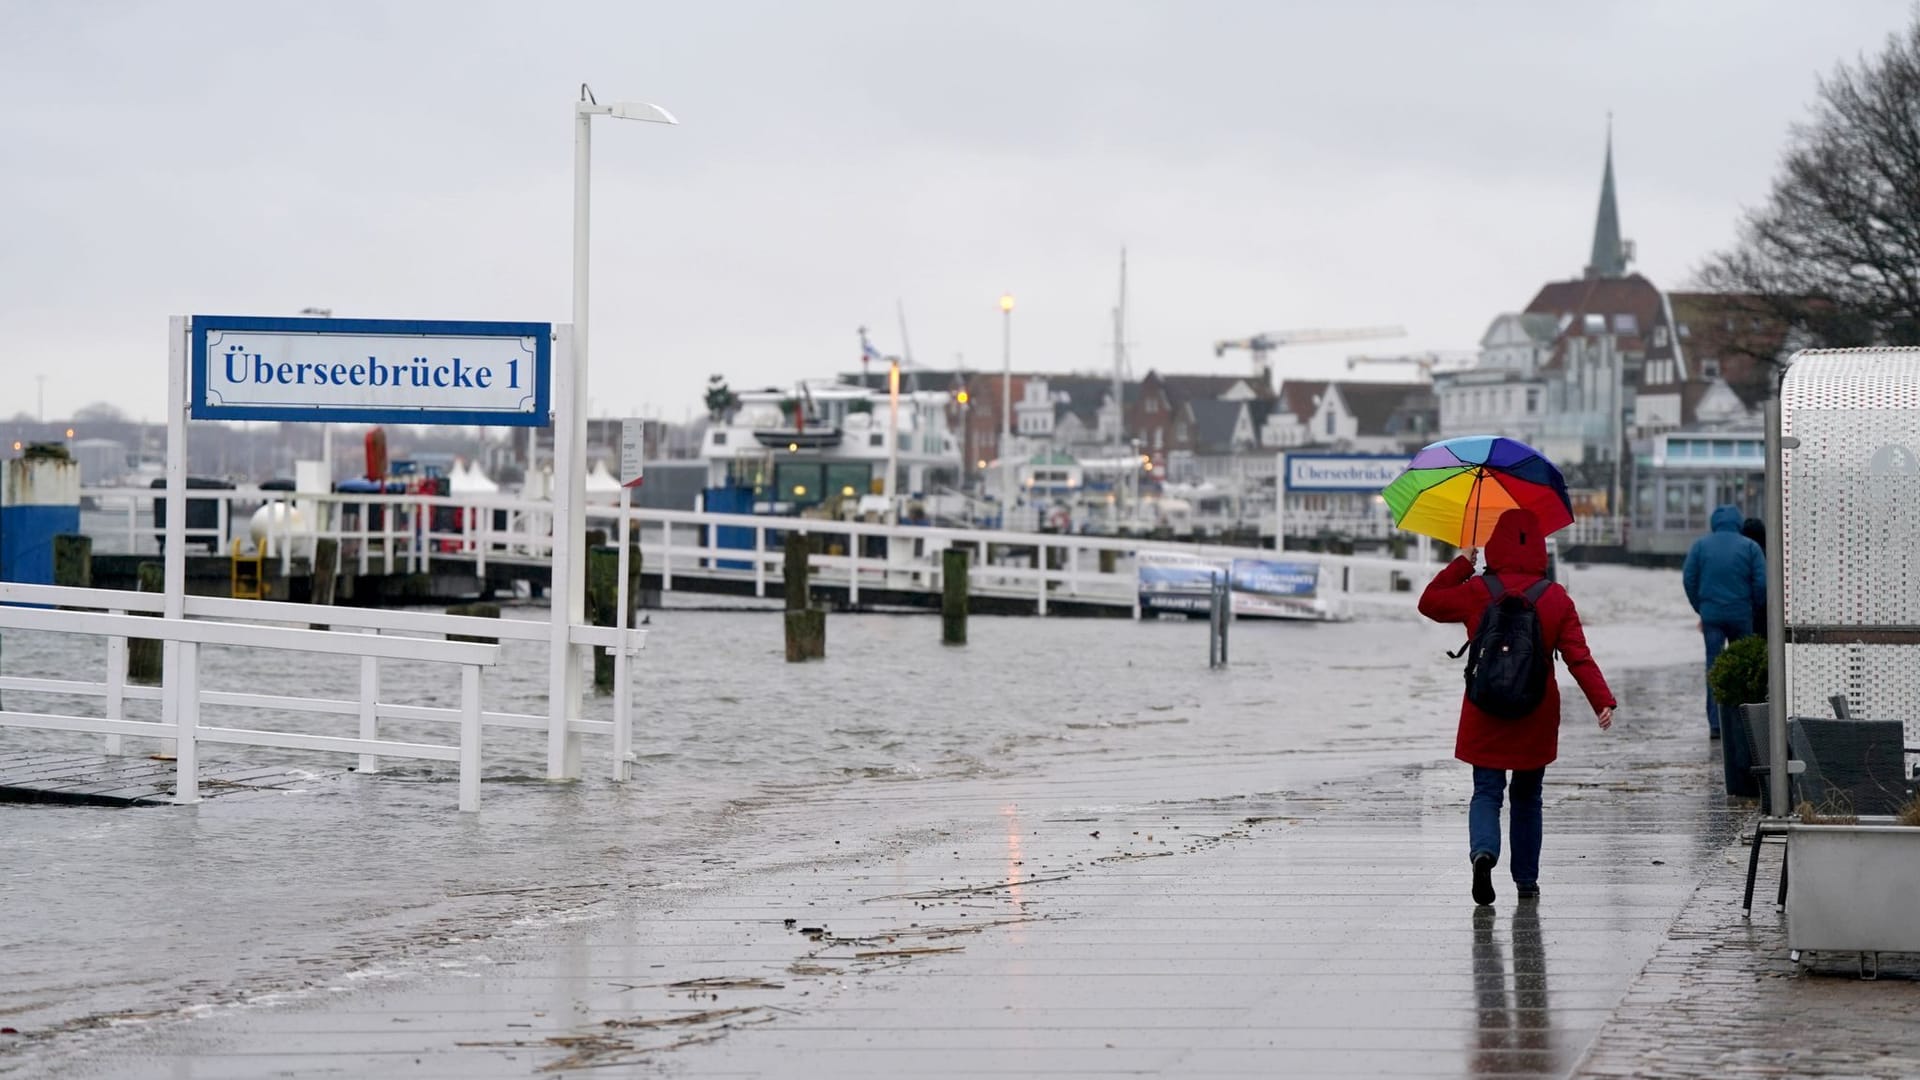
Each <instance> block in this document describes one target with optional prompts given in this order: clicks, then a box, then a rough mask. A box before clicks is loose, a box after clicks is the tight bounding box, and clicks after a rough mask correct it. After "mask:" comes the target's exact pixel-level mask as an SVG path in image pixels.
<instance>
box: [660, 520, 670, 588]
mask: <svg viewBox="0 0 1920 1080" xmlns="http://www.w3.org/2000/svg"><path fill="white" fill-rule="evenodd" d="M660 591H661V592H672V591H673V522H671V521H668V522H663V523H662V524H661V527H660Z"/></svg>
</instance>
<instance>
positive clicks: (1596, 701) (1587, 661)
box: [1420, 510, 1618, 905]
mask: <svg viewBox="0 0 1920 1080" xmlns="http://www.w3.org/2000/svg"><path fill="white" fill-rule="evenodd" d="M1478 556H1479V552H1477V551H1476V550H1474V549H1472V548H1468V549H1466V550H1465V551H1463V552H1462V553H1461V555H1460V556H1459V557H1458V558H1456V559H1454V560H1453V561H1452V562H1451V563H1448V564H1447V565H1446V566H1445V567H1442V568H1441V570H1440V572H1439V573H1438V574H1437V575H1435V576H1434V579H1433V580H1432V581H1431V582H1429V583H1428V584H1427V588H1426V591H1425V592H1423V593H1421V594H1420V614H1422V615H1425V616H1426V617H1427V618H1429V619H1432V620H1433V621H1435V622H1441V623H1463V624H1465V626H1466V629H1467V638H1468V649H1470V650H1472V651H1473V654H1472V656H1471V657H1470V658H1469V661H1468V675H1467V680H1468V685H1467V691H1466V693H1465V695H1464V696H1463V698H1462V700H1461V703H1460V730H1459V734H1458V736H1457V737H1456V738H1455V740H1454V750H1453V756H1454V757H1456V758H1458V759H1460V760H1461V761H1463V762H1466V763H1467V764H1468V765H1471V766H1473V801H1472V802H1471V803H1470V804H1469V806H1468V811H1467V840H1468V844H1467V856H1468V859H1469V860H1470V862H1471V864H1472V866H1473V900H1474V903H1476V904H1481V905H1486V904H1491V903H1493V900H1494V891H1493V868H1494V867H1495V866H1496V865H1498V863H1499V861H1500V806H1501V802H1502V799H1503V797H1505V798H1506V799H1509V800H1510V801H1511V806H1510V808H1509V810H1508V815H1509V823H1510V840H1511V845H1512V851H1511V852H1510V855H1509V858H1510V863H1509V868H1510V872H1511V874H1512V877H1513V884H1514V890H1515V892H1517V893H1518V894H1519V896H1520V898H1521V899H1522V900H1532V899H1537V898H1538V897H1539V895H1540V844H1541V835H1542V830H1543V822H1542V813H1541V787H1542V783H1543V781H1544V780H1545V778H1546V770H1547V766H1548V765H1551V764H1553V762H1554V759H1555V758H1557V757H1558V756H1559V748H1560V688H1559V684H1558V682H1557V680H1556V679H1555V676H1554V670H1553V654H1554V653H1555V652H1558V653H1559V654H1560V658H1561V659H1562V660H1563V661H1565V662H1566V665H1567V670H1568V671H1569V672H1570V673H1572V675H1573V677H1574V681H1575V682H1577V683H1578V684H1579V685H1580V690H1581V693H1582V694H1584V695H1585V696H1586V699H1587V704H1588V705H1589V706H1591V707H1592V708H1593V711H1594V715H1595V716H1596V717H1597V719H1598V721H1599V724H1600V730H1602V731H1605V730H1607V729H1608V728H1610V727H1612V726H1613V710H1614V709H1615V707H1616V706H1617V704H1618V703H1617V702H1615V701H1614V697H1613V692H1612V691H1611V690H1609V689H1608V688H1607V680H1606V678H1605V677H1604V676H1603V675H1602V674H1601V673H1600V666H1599V665H1598V664H1596V663H1595V662H1594V659H1593V654H1592V652H1590V651H1589V650H1588V648H1587V639H1586V634H1585V632H1584V631H1583V630H1582V629H1581V626H1580V615H1579V612H1578V611H1576V610H1575V609H1574V606H1573V598H1572V597H1571V596H1569V595H1567V591H1566V589H1565V588H1563V587H1561V586H1560V585H1558V584H1555V583H1553V582H1551V581H1548V580H1547V579H1546V572H1547V544H1546V537H1545V536H1544V535H1543V534H1542V531H1541V529H1540V525H1539V521H1538V520H1537V519H1536V518H1535V517H1534V515H1533V514H1532V512H1531V511H1527V510H1509V511H1507V512H1506V513H1504V514H1502V515H1501V516H1500V520H1499V521H1498V522H1497V523H1496V524H1495V525H1494V529H1493V535H1492V536H1491V537H1489V538H1488V540H1487V548H1486V561H1487V570H1486V573H1485V574H1483V575H1480V576H1475V574H1474V563H1475V561H1476V560H1477V558H1478ZM1516 615H1520V616H1522V617H1520V618H1516V617H1515V616H1516ZM1483 629H1485V630H1487V631H1488V633H1487V634H1484V635H1483V634H1482V630H1483ZM1503 632H1513V633H1515V634H1519V635H1530V637H1525V636H1523V637H1521V638H1518V639H1509V640H1508V642H1507V643H1506V644H1504V645H1501V651H1502V652H1505V651H1506V650H1507V649H1508V648H1511V649H1513V650H1515V652H1521V653H1526V654H1528V656H1529V660H1528V661H1527V662H1526V667H1527V672H1526V674H1527V676H1528V677H1527V678H1526V679H1523V680H1521V681H1522V682H1524V683H1526V684H1527V685H1526V686H1525V687H1523V688H1522V689H1521V692H1520V693H1518V694H1517V695H1516V694H1513V693H1508V694H1504V695H1497V696H1496V695H1491V694H1490V693H1489V691H1488V688H1487V680H1486V679H1484V678H1481V677H1477V671H1478V674H1479V675H1484V674H1485V673H1486V672H1488V671H1498V670H1499V666H1498V664H1497V662H1492V661H1489V660H1488V659H1487V653H1486V652H1484V651H1483V650H1484V648H1485V644H1486V643H1487V642H1488V641H1489V639H1490V638H1491V637H1492V636H1493V635H1495V634H1498V633H1503ZM1529 642H1530V643H1529ZM1506 655H1514V653H1511V652H1508V653H1506ZM1534 695H1537V697H1534ZM1528 697H1533V700H1532V701H1531V702H1529V701H1527V700H1526V698H1528Z"/></svg>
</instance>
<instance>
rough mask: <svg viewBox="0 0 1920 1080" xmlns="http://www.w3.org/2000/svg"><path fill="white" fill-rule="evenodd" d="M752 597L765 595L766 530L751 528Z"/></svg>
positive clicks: (761, 527)
mask: <svg viewBox="0 0 1920 1080" xmlns="http://www.w3.org/2000/svg"><path fill="white" fill-rule="evenodd" d="M753 595H755V596H765V595H767V528H766V526H764V525H755V526H754V527H753Z"/></svg>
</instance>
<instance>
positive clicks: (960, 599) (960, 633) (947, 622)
mask: <svg viewBox="0 0 1920 1080" xmlns="http://www.w3.org/2000/svg"><path fill="white" fill-rule="evenodd" d="M968 584H969V583H968V581H967V549H965V548H948V549H947V550H945V551H943V552H941V553H940V640H941V641H942V642H944V643H946V644H948V645H965V644H966V643H967V595H968Z"/></svg>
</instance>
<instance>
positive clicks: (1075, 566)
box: [1067, 547, 1080, 596]
mask: <svg viewBox="0 0 1920 1080" xmlns="http://www.w3.org/2000/svg"><path fill="white" fill-rule="evenodd" d="M1067 595H1068V596H1079V595H1080V549H1079V548H1078V547H1070V548H1068V549H1067Z"/></svg>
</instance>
